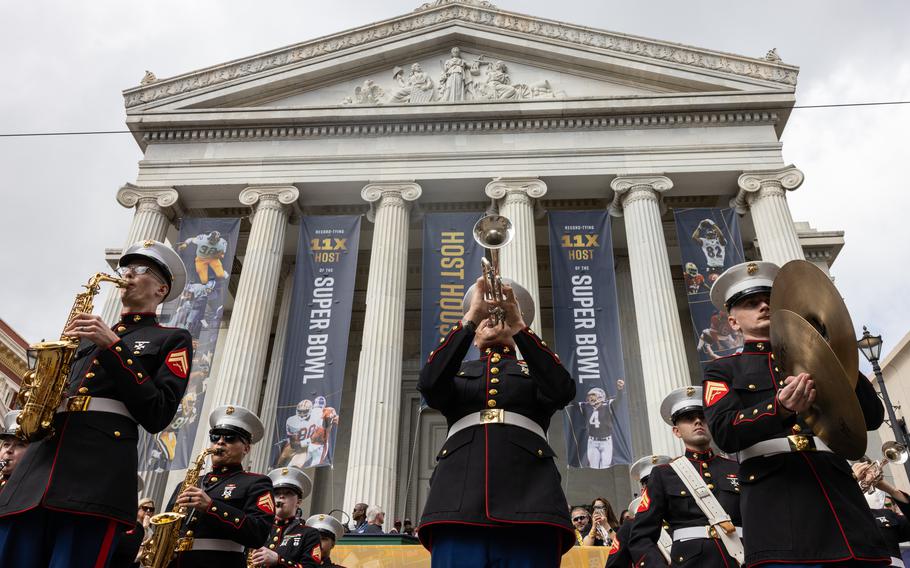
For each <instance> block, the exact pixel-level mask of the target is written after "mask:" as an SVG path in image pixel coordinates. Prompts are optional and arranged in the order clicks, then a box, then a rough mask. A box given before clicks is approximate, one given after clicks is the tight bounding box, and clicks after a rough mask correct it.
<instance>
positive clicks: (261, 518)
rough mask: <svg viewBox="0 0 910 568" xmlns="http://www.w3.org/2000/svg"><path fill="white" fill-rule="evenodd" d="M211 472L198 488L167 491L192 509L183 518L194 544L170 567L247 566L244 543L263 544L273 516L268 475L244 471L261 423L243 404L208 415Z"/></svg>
mask: <svg viewBox="0 0 910 568" xmlns="http://www.w3.org/2000/svg"><path fill="white" fill-rule="evenodd" d="M209 425H210V427H211V428H210V429H209V441H210V442H211V445H210V446H209V447H210V448H213V449H215V450H217V452H216V453H214V454H212V471H211V472H210V473H208V474H206V475H205V476H203V478H202V480H201V481H202V484H201V485H202V487H195V486H194V487H186V488H184V489H183V491H181V492H180V494H179V495H177V494H176V491H177V490H178V489H180V486H179V485H178V486H177V488H175V490H174V491H175V494H174V495H172V496H171V499H170V501H169V503H168V507H167V510H168V511H170V510H172V509H173V507H174V504H175V503H176V505H178V506H184V507H187V509H188V510H190V513H189V515H188V520H187V521H185V523H186V528H185V530H187V531H193V537H194V540H193V548H192V549H191V550H188V551H186V552H180V553H178V554H177V555H176V557H175V558H174V561H173V562H171V564H170V565H169V566H170V567H171V568H211V567H213V566H214V567H217V568H246V566H247V563H246V555H245V554H244V549H245V548H259V547H261V546H263V545H264V544H265V542H266V539H267V538H268V536H269V530H270V529H271V527H272V522H273V520H274V518H275V500H274V498H273V497H272V480H271V479H270V478H269V477H268V476H265V475H259V474H257V473H252V472H246V471H244V470H243V459H244V458H245V457H246V456H247V454H249V453H250V448H251V447H252V445H253V444H255V443H256V442H258V441H259V440H261V439H262V434H263V431H264V429H263V427H262V422H260V421H259V418H258V417H256V415H255V414H253V413H252V412H250V411H249V410H247V409H246V408H243V407H242V406H219V407H218V408H216V409H215V410H213V411H212V413H211V415H209Z"/></svg>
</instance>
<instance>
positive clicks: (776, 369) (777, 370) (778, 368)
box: [774, 365, 780, 373]
mask: <svg viewBox="0 0 910 568" xmlns="http://www.w3.org/2000/svg"><path fill="white" fill-rule="evenodd" d="M774 372H775V373H780V367H778V366H776V365H775V367H774Z"/></svg>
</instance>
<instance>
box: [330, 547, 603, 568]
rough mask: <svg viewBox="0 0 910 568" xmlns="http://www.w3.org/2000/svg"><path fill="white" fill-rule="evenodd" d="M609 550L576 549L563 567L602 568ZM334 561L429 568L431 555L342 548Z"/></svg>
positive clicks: (369, 567) (352, 566)
mask: <svg viewBox="0 0 910 568" xmlns="http://www.w3.org/2000/svg"><path fill="white" fill-rule="evenodd" d="M609 552H610V549H609V548H606V547H603V546H576V547H574V548H573V549H572V550H570V551H569V552H567V553H566V554H565V555H564V556H563V557H562V564H560V566H561V568H603V567H604V566H605V565H606V563H607V555H608V553H609ZM332 562H334V563H335V564H339V565H341V566H344V567H345V568H430V553H429V552H427V550H426V549H425V548H424V547H422V546H416V545H412V546H402V545H378V544H377V545H370V546H362V545H357V546H351V545H341V544H339V545H338V546H336V547H335V549H334V550H332Z"/></svg>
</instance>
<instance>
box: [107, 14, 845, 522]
mask: <svg viewBox="0 0 910 568" xmlns="http://www.w3.org/2000/svg"><path fill="white" fill-rule="evenodd" d="M797 74H798V68H797V67H794V66H792V65H789V64H786V63H783V62H782V61H781V60H780V58H779V57H778V56H777V55H776V54H775V53H774V52H773V51H772V52H770V53H769V54H767V55H766V56H765V57H762V58H751V57H743V56H738V55H732V54H726V53H719V52H715V51H710V50H707V49H701V48H696V47H688V46H683V45H679V44H671V43H666V42H661V41H657V40H651V39H646V38H640V37H633V36H628V35H623V34H620V33H613V32H608V31H601V30H595V29H592V28H589V27H584V26H577V25H573V24H568V23H562V22H556V21H550V20H543V19H539V18H534V17H531V16H526V15H521V14H516V13H512V12H507V11H504V10H500V9H498V8H497V7H495V6H493V5H492V4H490V3H489V2H485V1H477V0H471V1H468V0H462V1H443V0H437V1H435V2H430V3H428V4H424V5H423V6H421V7H419V8H418V9H417V10H415V11H414V12H412V13H409V14H405V15H403V16H399V17H395V18H391V19H388V20H385V21H381V22H377V23H375V24H371V25H369V26H364V27H361V28H356V29H352V30H348V31H344V32H340V33H337V34H333V35H330V36H326V37H322V38H319V39H315V40H312V41H306V42H303V43H300V44H297V45H292V46H289V47H285V48H280V49H276V50H274V51H271V52H268V53H263V54H259V55H254V56H251V57H248V58H245V59H240V60H236V61H233V62H230V63H225V64H221V65H216V66H213V67H209V68H206V69H202V70H199V71H194V72H190V73H186V74H184V75H180V76H177V77H173V78H170V79H161V80H159V79H156V78H155V77H154V76H152V75H151V74H149V75H147V76H146V78H145V79H144V80H143V84H141V85H140V86H138V87H135V88H131V89H128V90H127V91H125V92H124V99H125V105H126V113H127V124H128V126H129V128H130V130H131V131H132V132H133V133H134V136H135V139H136V142H137V143H138V144H139V145H140V147H141V148H142V151H143V159H142V160H141V161H140V163H139V173H138V176H137V178H136V180H134V181H133V182H131V183H129V184H127V185H125V186H124V187H123V188H121V189H120V191H119V192H118V194H117V199H118V201H119V202H120V203H121V204H122V205H124V207H127V208H131V209H133V210H134V213H133V214H134V220H133V223H132V225H131V228H130V231H129V234H128V235H127V237H126V238H125V240H124V243H130V242H135V241H138V240H142V239H146V238H154V239H161V240H163V239H170V240H171V241H172V242H173V240H174V239H175V238H176V235H177V225H176V224H177V223H178V221H179V219H180V218H181V217H182V216H184V215H201V216H211V217H216V216H235V217H236V216H245V217H246V216H248V219H246V220H245V221H244V222H243V225H242V227H241V243H240V245H239V247H238V260H237V261H236V262H235V263H234V267H233V278H232V284H231V296H232V297H231V301H230V302H229V304H228V306H227V307H226V310H225V318H224V322H223V330H222V333H221V336H220V338H219V342H218V347H217V350H216V356H215V361H214V362H213V367H212V373H211V376H212V377H213V379H212V382H211V383H210V387H209V393H208V395H207V396H206V399H205V408H204V409H203V416H207V414H208V409H209V408H212V407H213V406H214V405H218V404H224V403H236V404H241V405H245V406H248V407H250V408H253V409H259V410H260V415H261V416H262V418H263V422H265V423H266V424H271V423H272V422H273V421H274V419H275V401H276V397H277V388H278V387H277V382H278V380H279V379H280V375H281V372H280V370H281V360H282V353H283V349H284V347H283V341H284V326H286V324H287V319H288V310H289V306H290V301H289V297H290V294H289V290H290V282H289V274H291V265H292V263H293V262H294V258H295V253H296V243H297V232H298V225H297V224H296V219H297V218H298V217H299V216H300V215H301V214H306V215H329V214H352V213H354V214H365V215H367V218H368V219H369V222H365V223H364V224H363V230H362V236H361V244H360V248H361V250H360V253H359V268H358V276H357V281H356V284H355V297H354V313H353V318H352V325H351V332H350V344H349V351H348V365H347V374H346V378H345V387H344V396H343V401H342V416H344V417H345V420H343V421H342V423H341V424H340V426H339V431H338V445H337V451H336V454H335V465H334V466H333V467H331V468H319V470H318V471H316V472H313V473H314V476H315V490H314V494H313V496H312V500H311V503H309V508H310V509H311V510H314V511H315V510H318V511H328V510H331V509H335V508H341V509H345V510H348V511H350V510H351V508H352V506H353V504H354V503H355V502H359V501H364V502H367V503H370V504H376V505H380V506H382V507H383V508H385V509H386V511H388V512H389V514H387V518H388V519H389V521H390V522H391V520H392V519H393V518H404V517H410V518H414V519H415V520H416V518H417V517H418V515H419V512H420V508H421V505H422V503H423V502H424V499H425V497H426V494H427V489H428V482H429V478H430V474H431V473H432V469H433V466H434V458H435V455H436V449H437V448H438V447H439V445H440V444H441V442H442V440H444V438H445V433H446V425H445V421H444V420H443V418H442V417H441V416H440V415H439V414H438V413H436V412H434V411H432V410H424V411H421V410H420V398H419V395H418V393H417V391H416V380H417V374H418V372H419V369H420V367H421V364H422V361H420V360H419V358H420V356H419V350H420V345H419V335H420V334H419V331H420V330H419V329H418V327H419V321H420V318H419V310H420V293H421V291H420V271H421V267H420V254H421V250H420V247H421V240H420V234H421V231H420V229H421V217H422V216H423V215H424V214H425V213H428V212H436V211H483V210H485V209H487V208H488V207H489V206H490V205H491V202H495V203H496V204H497V205H498V207H499V210H500V212H501V213H502V214H504V215H506V216H508V217H510V218H511V219H512V220H513V221H514V223H515V229H516V236H515V240H514V242H513V244H511V245H510V246H509V247H508V248H507V249H505V250H504V251H503V253H502V254H503V260H502V262H503V273H504V275H505V276H510V277H513V278H515V279H516V280H517V281H519V282H522V283H523V284H524V285H525V286H526V287H527V288H528V289H529V290H530V292H531V294H532V295H533V296H534V297H535V299H536V300H537V306H539V308H538V309H539V314H537V318H536V321H537V322H539V323H538V324H536V325H535V329H536V330H537V331H539V332H540V333H541V334H542V335H543V336H544V337H545V338H548V337H550V336H551V335H552V325H553V316H552V301H551V279H550V273H549V267H548V263H549V251H548V240H547V236H546V235H547V233H546V220H545V217H546V214H547V211H555V210H578V209H599V210H604V209H608V210H609V211H610V212H611V214H613V216H614V223H613V232H614V235H613V237H614V249H615V250H614V253H615V256H616V264H617V266H616V275H617V286H618V300H619V304H620V308H621V310H620V311H621V324H622V344H623V347H622V350H623V353H622V355H623V358H624V361H625V373H626V383H627V385H628V386H627V388H628V391H629V396H630V398H631V405H630V409H631V414H632V417H633V418H632V421H633V424H632V439H633V445H634V450H635V453H636V454H637V455H641V454H644V453H648V452H651V451H654V452H662V453H676V452H678V451H680V449H681V448H680V447H679V446H678V445H677V442H676V440H675V439H674V438H673V437H672V435H671V433H670V432H669V429H668V428H667V427H666V426H665V425H664V424H663V422H662V420H661V419H660V416H659V413H658V407H659V404H660V401H661V399H662V397H663V396H664V394H665V393H666V392H668V391H669V390H671V389H672V388H675V387H679V386H683V385H688V384H692V383H693V382H694V383H699V382H700V379H701V373H700V368H699V364H698V358H697V357H696V356H695V349H696V347H695V345H696V340H695V338H694V337H693V334H692V333H691V332H690V325H689V312H688V306H687V303H686V295H685V290H684V289H683V281H682V269H681V267H680V258H679V247H678V245H677V243H676V237H675V232H674V229H673V223H672V218H673V217H672V211H673V209H675V208H690V207H727V206H732V207H735V208H736V209H737V211H738V212H739V213H740V214H741V215H742V222H741V229H742V236H743V241H744V243H745V249H746V256H747V258H753V259H758V258H761V259H765V260H771V261H774V262H777V263H784V262H786V261H788V260H791V259H795V258H808V259H809V260H812V261H813V262H816V263H817V264H819V265H820V266H822V267H823V268H824V269H825V270H827V268H828V267H829V266H830V264H831V263H832V262H833V261H834V259H835V257H836V256H837V253H838V251H839V250H840V247H841V246H842V244H843V238H842V237H843V234H842V233H840V232H820V231H817V230H815V229H813V228H811V227H810V226H809V225H808V224H806V223H796V224H795V223H794V221H793V219H792V217H791V214H790V210H789V208H788V206H787V193H788V192H789V191H793V190H796V189H797V188H798V187H799V186H800V184H801V183H802V181H803V172H801V171H800V170H799V169H798V167H796V166H794V165H790V164H787V163H786V162H785V161H784V160H783V156H782V144H781V135H782V132H783V130H784V128H785V126H786V124H787V119H788V117H789V114H790V109H791V108H792V106H793V104H794V101H795V89H796V80H797ZM108 252H109V257H110V258H111V259H113V258H116V255H117V253H118V250H117V249H112V250H110V251H108ZM374 260H376V261H375V262H373V261H374ZM380 308H381V309H380ZM117 309H118V306H117V302H116V299H113V298H112V299H110V300H109V301H108V303H107V305H106V307H105V316H106V317H108V318H109V319H113V318H114V317H115V315H116V313H117ZM203 430H204V428H200V432H199V435H198V436H197V447H201V445H202V443H203V441H202V434H204V432H203ZM550 439H551V443H553V445H554V448H555V449H556V451H557V454H562V455H564V451H563V450H564V448H563V447H562V439H563V435H562V422H561V420H560V419H559V418H558V417H557V418H556V419H555V420H553V424H552V426H551V428H550ZM273 442H274V440H266V441H264V442H263V443H262V444H261V445H260V448H258V449H257V450H256V451H255V452H254V455H253V467H254V469H258V470H260V471H264V470H265V468H266V467H267V463H266V462H267V453H268V448H269V445H270V444H271V443H273ZM194 451H195V450H194ZM560 463H562V466H561V467H562V469H563V482H564V484H565V488H566V492H567V494H568V496H569V500H570V502H573V503H575V502H589V501H590V500H591V498H592V497H593V496H594V495H604V496H606V497H608V498H610V499H611V500H614V502H616V503H620V504H621V503H627V502H628V500H629V498H631V495H632V488H631V486H630V481H629V477H628V471H627V469H626V468H623V467H615V468H612V469H611V470H598V471H593V470H577V469H572V470H567V469H566V468H565V462H564V461H561V462H560ZM148 477H149V479H147V482H148V483H147V486H149V487H152V488H154V491H155V492H157V493H158V496H159V497H160V495H161V494H163V492H164V491H165V490H170V488H171V487H173V486H174V485H175V484H176V483H177V482H178V481H179V480H181V479H182V477H183V472H173V473H172V474H171V476H170V479H169V480H168V481H167V482H166V483H165V482H164V481H163V480H162V479H161V476H153V475H152V476H148ZM619 509H622V507H621V506H620V507H619Z"/></svg>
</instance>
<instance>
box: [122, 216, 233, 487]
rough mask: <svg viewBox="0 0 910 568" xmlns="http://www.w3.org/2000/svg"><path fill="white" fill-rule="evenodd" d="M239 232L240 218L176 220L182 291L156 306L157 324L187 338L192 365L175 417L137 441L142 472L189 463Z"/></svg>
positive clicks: (183, 465) (177, 466)
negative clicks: (182, 330) (158, 311)
mask: <svg viewBox="0 0 910 568" xmlns="http://www.w3.org/2000/svg"><path fill="white" fill-rule="evenodd" d="M239 234H240V219H215V218H185V219H183V220H182V221H181V224H180V237H179V239H178V241H177V243H176V246H175V247H174V248H175V250H176V251H177V253H178V254H179V255H180V258H181V259H183V263H184V264H185V265H186V275H187V279H186V287H185V288H184V289H183V293H182V294H181V295H180V296H179V297H178V298H177V299H175V300H172V301H170V302H168V303H167V304H165V305H164V306H163V307H162V308H161V318H160V320H161V324H162V325H167V326H171V327H182V328H185V329H187V330H188V331H189V332H190V334H191V335H192V336H193V366H192V371H191V372H190V376H189V378H188V380H189V384H188V385H187V388H186V394H185V395H184V396H183V400H182V401H181V402H180V407H179V408H178V409H177V415H176V416H174V419H173V420H172V421H171V423H170V424H169V425H168V427H167V428H165V429H164V430H163V431H161V432H159V433H157V434H151V435H145V436H143V437H142V439H141V440H140V442H139V456H140V461H139V467H140V468H143V469H144V470H146V471H148V470H152V471H162V470H171V469H183V468H185V467H186V466H187V464H188V463H189V460H190V452H191V451H192V450H193V442H194V441H195V439H196V429H197V428H198V427H199V419H200V416H199V415H200V414H201V412H202V403H203V399H204V398H205V392H206V383H207V382H208V379H209V372H210V371H211V368H212V357H213V356H214V353H215V343H216V342H217V340H218V328H219V326H220V324H221V316H222V313H223V311H224V298H225V295H226V293H227V286H228V279H229V278H230V275H231V266H232V265H233V263H234V254H235V253H236V252H237V236H238V235H239Z"/></svg>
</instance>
